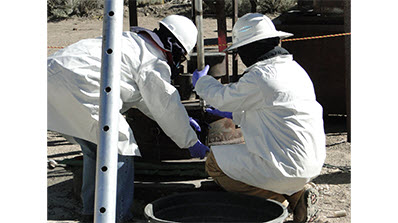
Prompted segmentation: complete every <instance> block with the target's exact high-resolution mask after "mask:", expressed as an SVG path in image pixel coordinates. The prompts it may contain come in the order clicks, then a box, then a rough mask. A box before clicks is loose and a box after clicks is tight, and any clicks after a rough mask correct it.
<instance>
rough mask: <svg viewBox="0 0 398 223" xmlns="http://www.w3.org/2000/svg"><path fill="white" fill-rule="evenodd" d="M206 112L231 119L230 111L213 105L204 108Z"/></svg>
mask: <svg viewBox="0 0 398 223" xmlns="http://www.w3.org/2000/svg"><path fill="white" fill-rule="evenodd" d="M206 112H207V113H209V114H212V115H216V116H220V117H224V118H229V119H232V112H224V111H220V110H218V109H215V108H213V107H209V108H206Z"/></svg>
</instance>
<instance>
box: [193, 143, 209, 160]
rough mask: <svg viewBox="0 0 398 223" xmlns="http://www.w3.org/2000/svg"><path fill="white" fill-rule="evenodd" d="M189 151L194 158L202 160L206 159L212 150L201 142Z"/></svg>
mask: <svg viewBox="0 0 398 223" xmlns="http://www.w3.org/2000/svg"><path fill="white" fill-rule="evenodd" d="M188 149H189V153H191V156H192V157H195V158H201V159H203V158H205V156H206V152H209V151H210V149H209V148H208V147H207V146H205V145H203V144H202V143H201V142H200V141H199V140H198V141H197V142H196V143H195V145H193V146H191V147H189V148H188Z"/></svg>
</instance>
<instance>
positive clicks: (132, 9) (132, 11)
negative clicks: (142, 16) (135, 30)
mask: <svg viewBox="0 0 398 223" xmlns="http://www.w3.org/2000/svg"><path fill="white" fill-rule="evenodd" d="M129 22H130V27H132V26H138V17H137V0H129Z"/></svg>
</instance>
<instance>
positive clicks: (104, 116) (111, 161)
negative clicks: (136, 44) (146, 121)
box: [94, 0, 123, 223]
mask: <svg viewBox="0 0 398 223" xmlns="http://www.w3.org/2000/svg"><path fill="white" fill-rule="evenodd" d="M102 29H103V30H102V35H103V38H102V61H101V62H102V64H101V83H100V108H99V136H100V140H99V143H98V151H97V172H96V183H95V207H94V222H96V223H103V222H104V223H105V222H115V217H116V186H117V185H116V184H117V158H118V149H117V144H118V135H119V128H118V127H119V126H118V123H119V100H120V67H121V37H122V32H123V0H105V4H104V23H103V28H102Z"/></svg>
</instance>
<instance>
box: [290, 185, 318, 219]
mask: <svg viewBox="0 0 398 223" xmlns="http://www.w3.org/2000/svg"><path fill="white" fill-rule="evenodd" d="M318 198H319V192H318V191H317V190H316V189H315V188H314V187H312V186H311V185H310V184H306V185H305V186H304V189H303V193H302V195H301V197H300V199H299V201H298V202H297V205H296V207H295V208H294V210H293V222H297V223H302V222H314V221H315V220H316V219H317V217H318V211H319V210H318Z"/></svg>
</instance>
